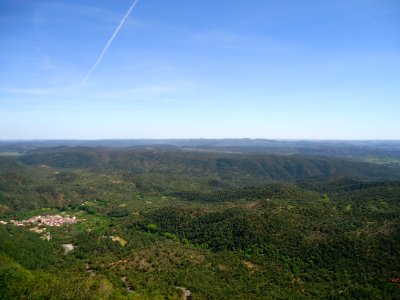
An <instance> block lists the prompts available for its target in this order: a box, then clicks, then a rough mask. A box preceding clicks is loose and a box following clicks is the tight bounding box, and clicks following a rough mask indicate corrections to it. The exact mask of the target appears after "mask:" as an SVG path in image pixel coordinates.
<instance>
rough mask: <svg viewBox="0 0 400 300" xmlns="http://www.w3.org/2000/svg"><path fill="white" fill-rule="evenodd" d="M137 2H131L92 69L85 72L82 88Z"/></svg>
mask: <svg viewBox="0 0 400 300" xmlns="http://www.w3.org/2000/svg"><path fill="white" fill-rule="evenodd" d="M138 2H139V0H135V1H133V3H132V5H131V6H130V7H129V9H128V11H127V12H126V13H125V15H124V16H123V18H122V19H121V22H120V23H119V24H118V26H117V28H116V29H115V31H114V33H113V34H112V36H111V38H110V39H109V40H108V41H107V43H106V45H105V46H104V48H103V51H101V54H100V56H99V58H98V59H97V61H96V62H95V63H94V65H93V66H92V68H91V69H90V70H89V71H88V72H87V74H86V76H85V78H84V79H83V81H82V84H81V85H82V86H85V84H86V82H87V81H88V79H89V77H90V75H91V74H92V72H93V71H94V70H95V69H96V68H97V66H98V65H99V64H100V63H101V61H102V59H103V57H104V55H105V54H106V52H107V50H108V48H110V46H111V44H112V42H113V40H114V38H115V37H116V36H117V34H118V32H119V31H120V30H121V28H122V26H123V25H124V23H125V20H126V19H127V18H128V17H129V15H130V13H131V12H132V10H133V9H134V8H135V6H136V4H137V3H138Z"/></svg>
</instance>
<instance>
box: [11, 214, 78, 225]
mask: <svg viewBox="0 0 400 300" xmlns="http://www.w3.org/2000/svg"><path fill="white" fill-rule="evenodd" d="M76 222H78V219H77V218H76V217H75V216H74V217H72V218H70V216H66V217H64V216H60V215H47V216H35V217H32V218H29V219H27V220H22V221H15V220H10V223H12V224H14V225H17V226H26V225H28V224H35V225H43V226H53V227H59V226H63V225H67V224H75V223H76Z"/></svg>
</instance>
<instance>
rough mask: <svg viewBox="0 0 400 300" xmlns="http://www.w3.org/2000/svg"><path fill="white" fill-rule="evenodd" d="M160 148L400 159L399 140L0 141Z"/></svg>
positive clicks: (10, 145) (9, 147) (8, 148)
mask: <svg viewBox="0 0 400 300" xmlns="http://www.w3.org/2000/svg"><path fill="white" fill-rule="evenodd" d="M61 146H69V147H106V148H143V147H145V148H147V147H151V148H157V149H174V148H179V149H182V150H190V151H206V152H228V153H229V152H233V153H270V154H306V155H322V156H336V157H346V158H369V157H375V158H380V159H387V158H388V159H400V141H340V140H336V141H335V140H332V141H328V140H327V141H322V140H270V139H132V140H128V139H127V140H20V141H18V140H15V141H0V152H17V153H27V152H28V153H29V152H30V151H32V150H35V149H38V148H53V147H61Z"/></svg>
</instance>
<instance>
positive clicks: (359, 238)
mask: <svg viewBox="0 0 400 300" xmlns="http://www.w3.org/2000/svg"><path fill="white" fill-rule="evenodd" d="M399 174H400V171H399V169H396V168H394V167H386V166H382V165H374V164H366V163H359V162H349V161H347V160H339V159H336V158H326V157H313V156H297V155H296V156H279V155H272V156H271V155H260V154H256V155H250V154H248V155H233V154H222V153H199V152H188V151H181V150H179V151H175V150H168V151H161V150H160V149H158V150H154V149H152V150H143V149H136V150H127V149H102V148H83V147H78V148H66V147H61V148H54V149H52V148H48V149H36V150H32V153H30V154H27V155H20V156H15V157H11V156H7V157H1V156H0V219H1V220H3V221H7V222H8V221H9V220H11V219H15V220H22V219H27V218H29V217H31V216H34V215H44V214H62V213H64V214H69V215H72V216H75V217H76V218H77V219H78V220H79V221H78V222H77V223H76V224H71V225H66V226H61V227H47V232H49V233H50V234H51V239H50V240H49V241H47V240H45V239H42V238H41V237H43V234H40V233H35V232H32V231H30V230H29V228H27V227H22V226H21V227H18V226H15V225H13V224H10V223H8V224H0V299H60V298H62V299H181V296H182V295H181V294H182V291H181V289H179V288H177V287H184V288H187V289H189V290H190V291H191V294H192V299H310V298H311V299H398V298H400V287H399V285H398V283H395V282H391V279H392V281H393V279H396V278H400V269H399V265H400V219H399V215H400V202H399V200H400V181H397V180H398V179H400V177H399ZM28 227H29V226H28ZM31 227H32V226H31ZM63 244H64V245H65V244H68V245H69V244H72V245H73V248H74V249H73V250H72V251H69V252H68V253H65V251H64V249H63V248H62V245H63Z"/></svg>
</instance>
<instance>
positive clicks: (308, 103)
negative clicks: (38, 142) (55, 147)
mask: <svg viewBox="0 0 400 300" xmlns="http://www.w3.org/2000/svg"><path fill="white" fill-rule="evenodd" d="M132 3H133V1H127V0H118V1H110V0H96V1H92V0H90V1H89V0H79V1H74V0H69V1H58V0H48V1H42V0H35V1H32V0H0V45H1V46H0V139H49V138H63V139H64V138H67V139H68V138H71V139H75V138H77V139H100V138H242V137H248V138H283V139H400V117H399V114H400V34H399V33H400V2H399V1H398V0H332V1H311V0H303V1H299V0H279V1H277V0H275V1H269V0H262V1H261V0H260V1H259V0H249V1H236V0H230V1H227V0H218V1H215V0H214V1H211V0H201V1H195V0H187V1H182V0H180V1H178V0H139V1H138V3H137V5H136V6H135V7H134V8H133V10H132V12H131V14H130V15H129V17H128V18H127V19H126V21H125V23H124V24H123V25H122V27H121V29H120V31H119V32H118V33H117V35H116V36H115V38H114V39H113V41H112V43H111V45H110V47H109V48H108V49H107V51H106V53H105V55H104V56H103V58H102V59H101V61H100V62H99V64H98V65H97V67H96V68H95V69H94V70H93V71H92V72H90V74H89V76H88V78H87V80H86V81H85V76H86V75H87V74H88V72H89V70H91V68H92V67H93V66H94V64H95V62H96V60H98V58H99V56H100V54H101V52H102V51H103V49H104V47H105V45H106V43H107V42H108V41H109V40H110V37H111V36H112V34H113V33H114V32H115V30H116V28H117V26H118V24H119V23H120V21H121V19H122V17H123V16H124V15H125V13H126V12H127V10H128V8H129V7H130V6H131V5H132Z"/></svg>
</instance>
